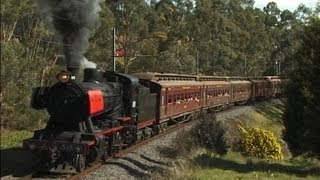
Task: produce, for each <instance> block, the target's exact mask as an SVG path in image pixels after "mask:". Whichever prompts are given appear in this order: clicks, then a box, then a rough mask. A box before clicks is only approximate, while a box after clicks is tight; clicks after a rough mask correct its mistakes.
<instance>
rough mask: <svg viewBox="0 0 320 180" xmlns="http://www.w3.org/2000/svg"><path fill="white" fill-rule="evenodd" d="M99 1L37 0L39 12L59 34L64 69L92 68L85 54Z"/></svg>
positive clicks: (94, 24)
mask: <svg viewBox="0 0 320 180" xmlns="http://www.w3.org/2000/svg"><path fill="white" fill-rule="evenodd" d="M99 3H100V0H38V4H39V10H40V13H42V14H47V15H49V17H48V18H49V21H50V22H51V25H52V26H53V27H54V29H55V30H56V31H57V32H58V33H59V34H60V35H61V37H62V42H63V51H64V55H65V58H66V64H67V69H72V71H73V72H72V73H75V74H74V75H76V74H78V73H77V71H78V70H75V69H78V68H80V67H81V66H84V68H95V66H96V65H95V63H93V62H90V61H88V60H87V59H86V58H85V57H84V53H85V52H86V51H87V48H88V46H89V36H90V31H92V30H93V29H94V28H96V27H97V26H98V25H99V11H100V10H101V8H100V5H99Z"/></svg>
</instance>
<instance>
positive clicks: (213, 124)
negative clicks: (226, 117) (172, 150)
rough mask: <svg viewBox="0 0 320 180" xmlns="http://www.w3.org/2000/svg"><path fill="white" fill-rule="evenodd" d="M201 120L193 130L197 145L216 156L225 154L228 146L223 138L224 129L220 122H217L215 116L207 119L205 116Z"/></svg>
mask: <svg viewBox="0 0 320 180" xmlns="http://www.w3.org/2000/svg"><path fill="white" fill-rule="evenodd" d="M201 119H202V120H201V121H200V123H199V124H197V125H196V126H195V128H194V129H193V135H194V137H195V138H196V142H197V144H199V146H200V147H204V148H207V149H208V150H212V151H214V152H216V153H218V154H226V153H227V150H228V145H227V143H226V141H225V138H224V134H225V129H224V128H223V126H222V125H221V122H220V121H217V120H216V117H215V116H214V117H209V116H208V115H206V116H203V117H202V118H201Z"/></svg>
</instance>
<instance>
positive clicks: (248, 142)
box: [240, 128, 283, 159]
mask: <svg viewBox="0 0 320 180" xmlns="http://www.w3.org/2000/svg"><path fill="white" fill-rule="evenodd" d="M242 132H243V133H242V137H241V138H240V148H241V151H242V152H243V153H244V154H245V155H247V156H254V157H258V158H267V159H283V153H282V148H281V145H280V143H279V139H278V138H277V137H276V136H275V135H274V133H273V132H271V131H267V130H263V129H260V128H247V129H244V128H242Z"/></svg>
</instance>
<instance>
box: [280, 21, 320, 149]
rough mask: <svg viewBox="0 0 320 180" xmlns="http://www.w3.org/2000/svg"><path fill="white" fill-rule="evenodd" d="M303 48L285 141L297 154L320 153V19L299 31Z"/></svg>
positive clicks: (292, 83) (293, 82)
mask: <svg viewBox="0 0 320 180" xmlns="http://www.w3.org/2000/svg"><path fill="white" fill-rule="evenodd" d="M299 34H300V35H299V36H300V39H301V42H302V43H301V46H300V47H299V49H298V51H297V53H296V54H295V56H294V60H295V61H294V62H295V64H296V66H295V68H294V69H293V71H292V72H291V73H290V79H291V81H290V82H289V85H288V87H287V96H288V103H287V107H286V112H285V116H284V125H285V131H284V134H285V139H286V140H287V141H288V143H289V147H290V148H291V150H292V152H293V153H295V154H298V155H299V154H301V153H305V152H309V151H310V152H311V153H315V154H318V155H319V154H320V146H319V144H320V131H319V129H320V121H319V116H320V104H319V102H320V61H319V57H320V49H319V47H320V18H319V17H314V18H311V19H310V21H309V23H308V24H307V25H305V26H304V28H303V29H302V30H301V31H300V32H299Z"/></svg>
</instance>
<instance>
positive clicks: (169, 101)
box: [168, 95, 172, 104]
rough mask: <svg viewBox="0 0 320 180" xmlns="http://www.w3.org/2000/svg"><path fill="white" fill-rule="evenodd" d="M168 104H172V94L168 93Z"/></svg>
mask: <svg viewBox="0 0 320 180" xmlns="http://www.w3.org/2000/svg"><path fill="white" fill-rule="evenodd" d="M168 104H172V95H169V98H168Z"/></svg>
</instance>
